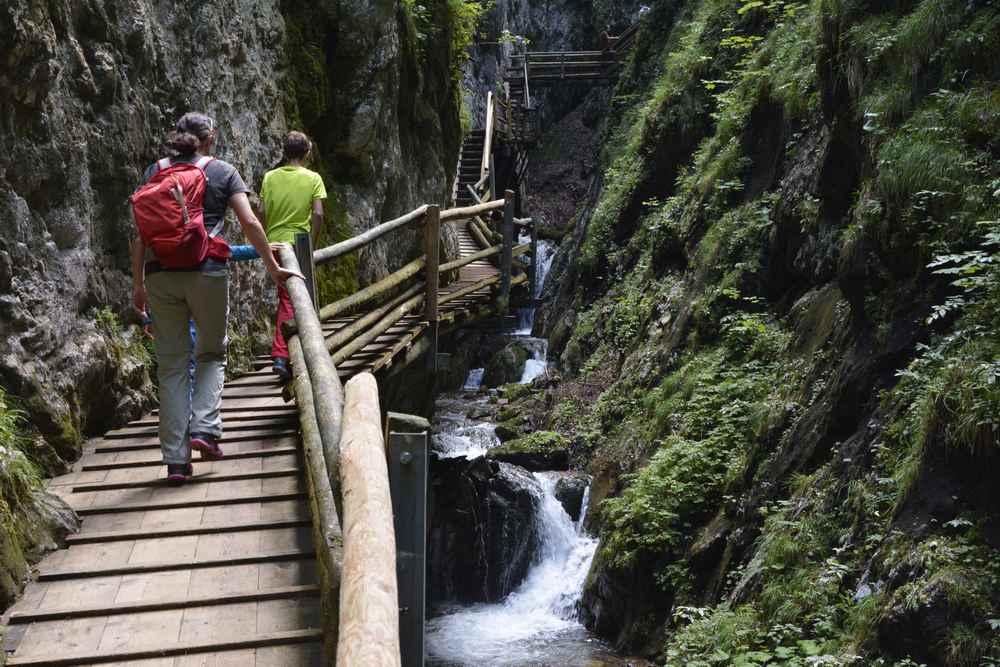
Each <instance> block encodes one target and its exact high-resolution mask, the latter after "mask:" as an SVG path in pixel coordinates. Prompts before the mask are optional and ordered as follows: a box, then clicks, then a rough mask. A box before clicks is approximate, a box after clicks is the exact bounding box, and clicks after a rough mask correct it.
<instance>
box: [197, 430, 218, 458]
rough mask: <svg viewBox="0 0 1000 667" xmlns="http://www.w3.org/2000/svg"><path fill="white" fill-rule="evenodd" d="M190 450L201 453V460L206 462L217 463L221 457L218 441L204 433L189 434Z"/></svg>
mask: <svg viewBox="0 0 1000 667" xmlns="http://www.w3.org/2000/svg"><path fill="white" fill-rule="evenodd" d="M191 449H195V450H198V451H199V452H201V458H202V459H204V460H206V461H218V460H219V459H221V458H222V457H223V454H222V447H219V441H218V440H217V439H216V438H215V436H211V435H206V434H204V433H193V434H191Z"/></svg>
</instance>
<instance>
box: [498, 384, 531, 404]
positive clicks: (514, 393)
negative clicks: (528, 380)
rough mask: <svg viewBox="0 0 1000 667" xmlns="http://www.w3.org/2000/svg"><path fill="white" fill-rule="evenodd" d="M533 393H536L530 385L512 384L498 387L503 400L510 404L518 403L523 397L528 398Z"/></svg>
mask: <svg viewBox="0 0 1000 667" xmlns="http://www.w3.org/2000/svg"><path fill="white" fill-rule="evenodd" d="M535 391H537V390H536V389H535V387H533V386H532V385H530V384H520V383H514V384H506V385H504V386H502V387H500V393H501V394H503V397H504V398H506V399H507V400H508V401H511V402H513V401H519V400H521V399H522V398H524V397H525V396H530V395H531V394H533V393H535Z"/></svg>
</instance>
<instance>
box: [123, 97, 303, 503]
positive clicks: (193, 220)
mask: <svg viewBox="0 0 1000 667" xmlns="http://www.w3.org/2000/svg"><path fill="white" fill-rule="evenodd" d="M215 138H216V127H215V123H214V121H213V120H212V119H211V118H209V117H208V116H206V115H205V114H202V113H194V112H192V113H188V114H185V115H184V116H183V117H182V118H181V119H180V120H179V121H177V126H176V128H175V131H174V132H173V133H171V134H170V136H169V137H168V138H167V142H166V143H167V146H168V148H169V149H170V150H171V152H172V153H173V155H172V156H171V157H167V158H163V159H161V160H159V161H157V162H155V163H153V164H151V165H150V166H149V168H147V169H146V172H145V174H143V178H142V185H141V186H140V187H139V189H138V190H136V192H135V193H134V194H133V195H132V197H131V198H130V200H129V201H130V202H131V204H132V214H133V218H134V220H135V224H136V227H137V231H138V235H137V237H136V238H135V239H134V241H133V244H132V279H133V286H132V303H133V306H134V307H135V309H136V310H137V311H139V312H140V313H141V314H145V313H146V307H147V304H148V306H149V308H150V309H151V311H152V315H153V321H152V326H153V334H154V349H155V351H156V360H157V367H158V377H159V396H160V429H159V434H160V446H161V448H162V450H163V462H164V463H166V464H167V479H168V481H170V482H171V483H175V484H179V483H183V482H184V481H185V480H186V479H187V478H188V477H190V476H191V475H192V474H193V467H192V465H191V450H192V449H197V450H199V451H200V452H201V456H202V458H204V459H208V460H215V459H219V458H221V457H222V454H223V453H222V448H221V447H220V446H219V439H220V438H221V437H222V413H221V406H222V385H223V382H224V380H225V368H226V347H227V345H228V342H229V341H228V337H227V331H228V319H229V272H228V270H227V267H226V263H227V261H228V260H229V258H230V248H229V245H228V244H227V243H226V242H225V241H224V240H223V239H221V238H219V236H218V234H219V232H220V231H221V230H222V226H223V222H224V220H225V214H226V209H227V208H230V207H231V208H232V209H233V211H234V212H235V213H236V218H237V220H239V223H240V226H241V227H242V229H243V233H244V234H245V235H246V237H247V239H248V240H249V241H250V243H251V244H253V246H254V248H256V249H257V252H258V253H259V254H260V256H261V258H262V259H263V260H264V267H265V268H266V269H267V272H268V273H269V274H270V275H271V278H272V279H273V280H274V281H275V283H277V284H278V285H279V288H280V286H281V285H282V284H283V283H284V282H285V280H287V279H288V278H289V277H290V276H292V275H295V274H294V273H293V272H291V271H288V270H286V269H283V268H281V267H280V266H278V263H277V262H276V261H275V259H274V255H273V253H272V252H271V248H270V246H269V245H268V242H267V236H266V234H265V233H264V228H263V227H262V225H261V224H260V221H258V220H257V217H256V216H255V215H254V214H253V211H252V210H251V208H250V202H249V200H248V199H247V193H248V192H250V189H249V188H248V187H247V186H246V184H245V183H244V181H243V178H242V177H241V176H240V174H239V172H237V171H236V168H235V167H233V166H232V165H231V164H229V163H227V162H223V161H222V160H217V159H215V158H213V157H211V152H212V148H213V146H214V144H215ZM191 319H193V320H194V323H195V328H196V329H197V332H198V336H197V338H198V341H197V345H196V349H195V357H196V359H197V369H196V372H195V377H194V389H193V391H192V390H191V379H190V377H189V374H188V361H189V358H190V355H191V337H190V335H189V331H188V326H189V325H188V323H189V321H190V320H191Z"/></svg>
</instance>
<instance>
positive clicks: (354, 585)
mask: <svg viewBox="0 0 1000 667" xmlns="http://www.w3.org/2000/svg"><path fill="white" fill-rule="evenodd" d="M340 448H341V461H342V466H343V467H342V483H343V487H344V569H343V576H342V578H341V586H340V631H339V641H338V642H337V664H338V665H343V666H344V667H349V666H353V665H365V667H399V665H400V663H401V658H400V652H399V593H398V584H397V580H396V533H395V530H394V529H393V523H392V498H391V495H390V491H389V469H388V465H387V463H386V460H385V440H384V437H383V435H382V415H381V412H380V410H379V400H378V384H377V383H376V381H375V377H374V376H373V375H371V374H370V373H362V374H361V375H358V376H356V377H354V378H353V379H352V380H351V381H350V382H348V383H347V391H346V400H345V404H344V435H343V438H342V439H341V442H340Z"/></svg>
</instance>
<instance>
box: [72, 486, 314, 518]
mask: <svg viewBox="0 0 1000 667" xmlns="http://www.w3.org/2000/svg"><path fill="white" fill-rule="evenodd" d="M305 499H306V493H305V492H304V491H303V492H296V493H276V494H270V495H260V494H257V495H251V496H230V497H228V498H213V499H200V500H178V501H164V502H156V501H153V502H147V503H134V504H118V505H99V506H97V507H83V508H81V509H78V510H77V511H76V513H77V514H79V515H80V516H84V517H86V516H96V515H99V514H126V513H129V512H154V511H156V510H173V509H182V508H188V507H216V506H221V505H243V504H246V503H271V502H281V501H285V500H305Z"/></svg>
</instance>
